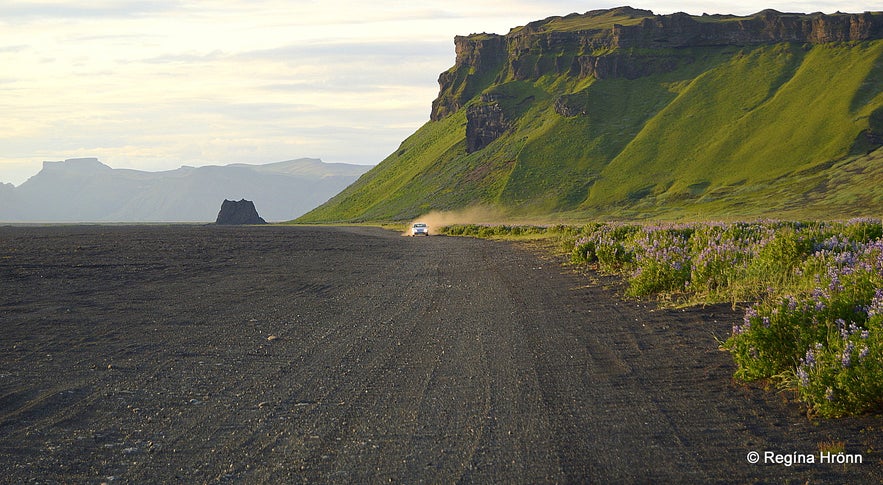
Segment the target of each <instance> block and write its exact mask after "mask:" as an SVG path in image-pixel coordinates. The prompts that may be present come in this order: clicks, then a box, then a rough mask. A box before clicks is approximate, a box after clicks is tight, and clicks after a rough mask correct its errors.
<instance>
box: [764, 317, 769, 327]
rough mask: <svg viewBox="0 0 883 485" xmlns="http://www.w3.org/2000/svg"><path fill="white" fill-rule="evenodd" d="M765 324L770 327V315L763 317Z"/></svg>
mask: <svg viewBox="0 0 883 485" xmlns="http://www.w3.org/2000/svg"><path fill="white" fill-rule="evenodd" d="M763 326H764V327H766V328H770V317H763Z"/></svg>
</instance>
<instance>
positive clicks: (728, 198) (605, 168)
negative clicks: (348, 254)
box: [300, 18, 883, 222]
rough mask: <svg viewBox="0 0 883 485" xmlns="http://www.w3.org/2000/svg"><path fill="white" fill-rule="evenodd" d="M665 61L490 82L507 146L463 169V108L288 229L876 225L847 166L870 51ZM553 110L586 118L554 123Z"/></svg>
mask: <svg viewBox="0 0 883 485" xmlns="http://www.w3.org/2000/svg"><path fill="white" fill-rule="evenodd" d="M563 21H566V18H564V20H562V22H563ZM672 53H676V54H677V55H678V56H681V57H682V59H684V61H683V62H681V64H680V67H679V68H678V69H677V70H675V71H674V72H669V73H667V74H657V75H653V76H649V77H645V78H640V79H637V80H625V79H608V80H582V81H579V80H576V79H573V78H567V77H551V76H546V77H543V78H540V79H538V80H536V81H535V82H528V81H512V80H511V79H509V80H505V81H503V82H500V83H498V84H490V82H489V85H488V86H487V87H486V89H485V90H487V91H496V92H500V93H503V94H506V95H507V97H506V98H504V101H503V103H504V105H503V107H504V110H505V111H506V112H507V114H509V115H510V116H512V117H513V118H515V122H514V126H513V128H512V130H511V131H510V132H509V133H508V134H507V135H504V136H503V137H501V138H499V139H497V140H496V141H495V142H493V143H491V144H490V145H489V146H487V147H486V148H484V149H482V150H480V151H478V152H476V153H472V154H466V152H465V110H464V109H461V110H460V111H459V112H458V113H456V114H455V115H453V116H451V117H449V118H446V119H444V120H442V121H438V122H429V123H427V124H426V125H424V126H423V127H422V128H420V129H419V130H418V131H417V132H416V133H414V134H413V135H412V136H411V137H409V138H408V139H407V140H405V141H404V142H403V143H402V146H401V147H400V149H399V150H398V151H397V152H396V153H394V154H392V155H390V156H389V157H388V158H387V159H386V160H384V161H383V162H382V163H381V164H380V165H378V167H377V168H375V169H373V170H372V171H370V172H369V173H368V174H366V175H365V176H363V177H362V178H361V179H360V180H359V181H358V182H357V183H356V184H354V185H353V186H351V187H350V188H348V189H347V190H345V191H344V192H343V193H341V194H340V195H338V196H337V197H335V198H333V199H332V200H331V201H329V202H328V203H327V204H325V205H323V206H322V207H320V208H319V209H317V210H315V211H313V212H311V213H310V214H307V215H306V216H304V217H303V218H301V219H300V221H303V222H318V221H338V222H339V221H365V220H402V219H409V218H412V217H416V216H418V215H420V214H421V213H424V212H427V211H429V210H431V209H454V208H461V207H467V206H470V205H475V204H478V203H485V204H493V205H497V206H498V207H500V208H502V209H503V210H504V211H507V212H508V213H510V214H511V215H512V216H513V217H519V216H543V215H545V216H550V217H555V218H558V219H585V218H598V217H601V218H648V217H652V218H666V219H682V218H688V219H697V218H698V219H707V218H719V219H724V218H729V217H752V216H755V217H756V216H783V215H789V216H792V217H826V218H827V217H840V216H846V215H858V214H859V213H861V214H865V213H867V212H871V213H873V212H875V211H877V212H880V211H881V208H883V201H881V200H880V197H877V196H875V195H873V194H874V191H873V188H874V187H876V186H878V185H879V184H880V183H881V182H883V179H881V177H880V176H881V172H880V170H878V167H879V163H877V162H879V161H880V160H881V158H883V155H881V154H880V153H881V152H879V151H878V152H876V153H875V154H872V155H871V156H867V157H864V158H862V159H856V158H855V157H852V158H850V157H849V155H850V152H851V151H853V152H856V151H855V150H853V148H854V145H855V141H856V139H857V137H859V134H860V133H861V132H862V130H865V129H867V127H868V125H869V116H870V115H871V113H872V112H874V111H875V110H878V112H879V110H880V109H881V107H883V76H881V71H883V41H875V42H867V43H860V44H823V45H814V46H803V45H792V44H779V45H772V46H762V47H753V48H736V47H716V48H692V49H681V50H677V51H672V52H667V53H666V54H669V55H670V54H672ZM562 95H567V96H569V97H570V99H571V100H573V101H574V102H575V103H577V104H579V103H583V104H584V105H585V106H586V108H587V109H586V111H587V112H586V114H585V115H580V116H575V117H570V118H565V117H562V116H560V115H558V114H557V113H555V111H554V102H555V101H556V100H557V99H558V98H559V97H560V96H562ZM472 102H477V97H476V99H473V101H472ZM857 202H861V204H863V205H865V207H861V206H857V205H856V203H857Z"/></svg>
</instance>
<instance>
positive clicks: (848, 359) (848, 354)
mask: <svg viewBox="0 0 883 485" xmlns="http://www.w3.org/2000/svg"><path fill="white" fill-rule="evenodd" d="M854 348H855V345H854V344H853V343H852V342H848V343H847V344H846V348H845V349H843V353H842V354H841V355H840V363H841V364H843V368H844V369H845V368H847V367H849V365H850V364H851V363H852V351H853V349H854Z"/></svg>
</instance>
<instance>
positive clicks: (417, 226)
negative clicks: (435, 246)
mask: <svg viewBox="0 0 883 485" xmlns="http://www.w3.org/2000/svg"><path fill="white" fill-rule="evenodd" d="M428 235H429V226H427V225H426V223H424V222H415V223H414V224H413V225H411V236H428Z"/></svg>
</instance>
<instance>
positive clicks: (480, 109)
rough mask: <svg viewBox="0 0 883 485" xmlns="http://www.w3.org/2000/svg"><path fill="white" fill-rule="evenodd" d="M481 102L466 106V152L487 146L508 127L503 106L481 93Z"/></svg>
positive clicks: (508, 122)
mask: <svg viewBox="0 0 883 485" xmlns="http://www.w3.org/2000/svg"><path fill="white" fill-rule="evenodd" d="M482 101H483V103H478V104H473V105H471V106H469V107H468V108H466V152H467V153H472V152H476V151H478V150H481V149H482V148H484V147H486V146H488V145H489V144H490V143H491V142H493V141H494V140H496V139H497V138H499V137H500V136H502V135H503V134H504V133H506V131H508V130H509V128H510V126H511V125H510V121H509V119H508V118H507V116H506V113H505V112H504V111H503V108H502V107H501V106H500V104H499V103H498V102H497V100H496V99H494V98H493V97H490V96H487V95H482Z"/></svg>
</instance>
